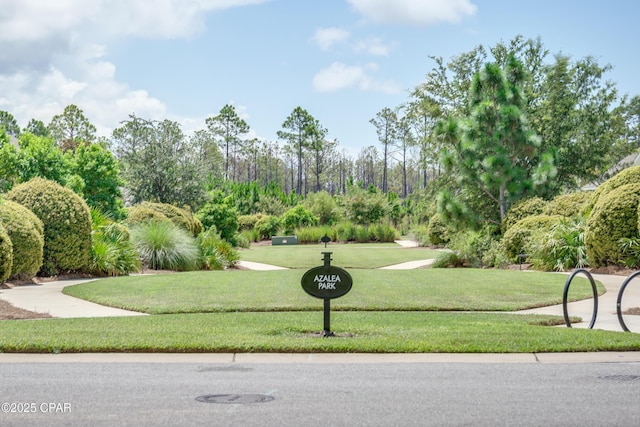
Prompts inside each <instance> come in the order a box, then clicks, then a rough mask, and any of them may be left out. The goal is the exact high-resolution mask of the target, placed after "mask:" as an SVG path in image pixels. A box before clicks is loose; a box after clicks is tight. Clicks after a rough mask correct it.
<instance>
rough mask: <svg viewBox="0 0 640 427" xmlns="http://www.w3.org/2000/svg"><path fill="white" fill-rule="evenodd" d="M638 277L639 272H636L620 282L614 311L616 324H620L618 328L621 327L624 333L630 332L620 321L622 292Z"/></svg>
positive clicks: (622, 321)
mask: <svg viewBox="0 0 640 427" xmlns="http://www.w3.org/2000/svg"><path fill="white" fill-rule="evenodd" d="M639 275H640V271H636V272H635V273H633V274H632V275H630V276H629V277H627V278H626V279H625V280H624V282H622V286H620V291H618V301H617V302H616V311H617V312H618V322H620V326H622V330H623V331H625V332H631V331H630V330H629V328H627V325H626V324H625V323H624V320H623V319H622V294H624V290H625V289H626V288H627V285H628V284H629V283H630V282H631V281H632V280H633V279H635V278H636V277H637V276H639Z"/></svg>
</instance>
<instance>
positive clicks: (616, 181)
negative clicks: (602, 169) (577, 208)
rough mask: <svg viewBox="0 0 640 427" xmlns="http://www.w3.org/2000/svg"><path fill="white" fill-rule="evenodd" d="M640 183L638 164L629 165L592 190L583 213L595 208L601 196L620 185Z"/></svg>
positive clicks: (639, 167)
mask: <svg viewBox="0 0 640 427" xmlns="http://www.w3.org/2000/svg"><path fill="white" fill-rule="evenodd" d="M637 183H640V165H639V166H631V167H630V168H627V169H624V170H623V171H621V172H619V173H617V174H616V175H614V176H613V177H611V178H609V179H608V180H606V181H605V182H603V183H602V184H600V185H599V186H598V188H596V190H595V191H594V192H593V196H592V198H591V200H590V202H589V203H587V204H586V205H585V208H584V213H587V214H588V213H589V212H591V210H592V209H593V208H595V206H596V204H597V203H598V201H599V200H600V198H601V197H603V196H605V195H606V194H608V193H610V192H611V191H613V190H615V189H616V188H619V187H622V186H623V185H627V184H637Z"/></svg>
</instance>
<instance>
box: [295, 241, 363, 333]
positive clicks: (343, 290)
mask: <svg viewBox="0 0 640 427" xmlns="http://www.w3.org/2000/svg"><path fill="white" fill-rule="evenodd" d="M322 254H323V255H324V258H323V261H324V265H321V266H319V267H313V268H312V269H310V270H308V271H307V272H306V273H304V276H302V280H301V283H302V289H304V291H305V292H306V293H308V294H309V295H311V296H313V297H316V298H322V299H323V300H324V333H323V336H325V337H332V336H334V333H333V332H331V300H332V299H333V298H339V297H341V296H343V295H345V294H347V293H348V292H349V291H350V290H351V286H353V279H352V278H351V275H350V274H349V273H348V272H347V271H346V270H344V269H342V268H340V267H334V266H332V265H331V254H332V252H322Z"/></svg>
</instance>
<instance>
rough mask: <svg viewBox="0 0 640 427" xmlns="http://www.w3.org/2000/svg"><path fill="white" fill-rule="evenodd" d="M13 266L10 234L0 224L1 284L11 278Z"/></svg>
mask: <svg viewBox="0 0 640 427" xmlns="http://www.w3.org/2000/svg"><path fill="white" fill-rule="evenodd" d="M12 266H13V244H12V243H11V239H10V238H9V233H7V231H6V230H5V229H4V227H3V226H2V224H0V283H2V282H4V281H5V280H7V279H8V278H9V276H11V267H12Z"/></svg>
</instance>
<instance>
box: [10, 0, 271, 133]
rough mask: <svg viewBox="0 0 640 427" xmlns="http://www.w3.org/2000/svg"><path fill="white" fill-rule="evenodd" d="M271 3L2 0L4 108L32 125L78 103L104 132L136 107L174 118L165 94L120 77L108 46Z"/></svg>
mask: <svg viewBox="0 0 640 427" xmlns="http://www.w3.org/2000/svg"><path fill="white" fill-rule="evenodd" d="M265 1H269V0H193V1H188V2H185V1H184V0H145V1H130V0H92V1H86V0H55V1H53V0H51V1H46V0H20V1H12V0H0V3H1V4H0V94H2V95H1V96H0V108H1V109H3V110H6V111H9V112H10V113H11V114H13V115H14V117H15V118H16V120H17V121H18V123H19V124H20V126H26V124H27V122H28V121H29V120H30V119H32V118H35V119H38V120H42V121H43V122H44V123H45V124H47V123H48V122H49V121H50V120H51V118H52V117H53V115H55V114H60V113H62V111H63V110H64V108H65V107H66V106H67V105H69V104H75V105H77V106H78V107H79V108H81V109H82V110H83V111H84V114H85V116H86V117H87V118H88V119H89V120H90V121H91V122H92V123H93V124H94V125H95V126H96V127H97V129H98V133H99V134H101V135H108V134H109V133H110V132H111V130H113V128H114V127H116V126H119V121H120V120H123V119H125V118H126V117H128V115H129V114H131V113H135V114H136V115H137V116H140V117H144V118H148V119H164V118H167V111H166V106H165V105H164V104H163V103H162V102H161V101H160V100H158V99H157V98H154V97H153V96H152V95H151V94H149V93H148V92H147V91H145V90H140V89H136V88H131V87H129V85H127V84H125V83H122V82H118V81H117V79H116V76H115V72H116V66H115V65H114V64H113V63H110V62H108V61H105V60H104V59H103V58H104V56H105V52H106V45H107V44H108V43H109V42H111V41H113V40H116V39H123V38H126V37H131V36H135V37H146V38H183V37H190V36H193V35H194V34H197V33H198V32H200V31H202V30H203V29H204V20H205V18H206V16H207V13H209V12H212V11H215V10H222V9H228V8H232V7H237V6H244V5H249V4H258V3H264V2H265ZM173 119H174V120H177V121H181V119H180V118H173ZM182 120H183V121H186V120H187V119H182Z"/></svg>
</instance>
